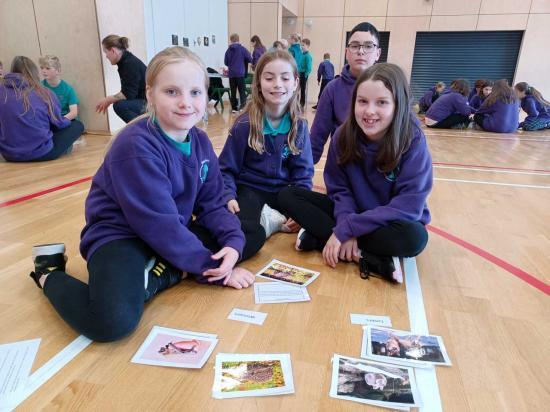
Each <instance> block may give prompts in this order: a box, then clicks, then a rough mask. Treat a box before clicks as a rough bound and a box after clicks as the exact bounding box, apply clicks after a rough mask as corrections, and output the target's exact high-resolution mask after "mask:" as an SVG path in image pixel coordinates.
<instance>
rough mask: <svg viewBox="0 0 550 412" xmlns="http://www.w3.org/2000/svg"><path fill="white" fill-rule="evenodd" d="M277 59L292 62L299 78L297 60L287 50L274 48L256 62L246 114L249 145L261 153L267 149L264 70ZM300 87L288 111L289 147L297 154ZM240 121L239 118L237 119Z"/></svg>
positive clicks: (293, 70)
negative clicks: (262, 80)
mask: <svg viewBox="0 0 550 412" xmlns="http://www.w3.org/2000/svg"><path fill="white" fill-rule="evenodd" d="M275 60H283V61H285V62H287V63H288V64H290V67H291V68H292V74H293V76H294V79H296V80H297V81H299V80H298V69H297V67H296V61H295V60H294V57H292V55H291V54H290V53H288V52H287V51H283V50H274V51H271V52H267V53H264V54H263V55H262V57H260V60H258V63H257V64H256V70H255V72H254V78H253V80H252V99H251V101H250V103H248V105H247V106H246V108H245V114H248V117H249V120H250V134H249V135H248V146H249V147H250V148H251V149H254V150H255V151H256V152H258V153H259V154H262V153H263V152H264V151H265V142H264V133H263V130H264V117H265V98H264V96H263V95H262V85H261V79H262V72H263V70H264V69H265V66H266V65H267V64H269V63H271V62H273V61H275ZM297 90H298V88H296V91H295V92H294V94H293V95H292V97H291V98H290V100H289V102H288V104H287V108H286V111H287V112H288V113H289V114H290V124H291V126H290V131H289V132H288V147H289V149H290V151H291V152H292V154H294V155H297V154H299V153H300V150H299V149H298V147H297V145H296V140H297V137H298V122H299V120H300V105H299V102H298V93H297ZM237 121H238V119H237Z"/></svg>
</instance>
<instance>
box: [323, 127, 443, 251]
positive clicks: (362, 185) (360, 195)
mask: <svg viewBox="0 0 550 412" xmlns="http://www.w3.org/2000/svg"><path fill="white" fill-rule="evenodd" d="M413 130H414V137H413V140H412V142H411V147H410V148H409V150H407V152H405V153H404V154H403V156H402V157H401V160H400V162H399V165H398V166H397V168H396V169H395V170H394V171H392V172H389V173H383V172H380V171H379V170H378V168H377V167H376V154H377V151H378V146H379V144H378V143H376V142H369V141H368V140H367V139H366V138H365V137H364V136H362V137H361V138H359V140H358V143H359V145H360V148H359V149H360V151H361V153H363V155H364V156H365V159H364V160H363V161H361V162H355V163H348V164H347V165H345V166H342V165H340V164H338V155H339V150H338V145H337V142H338V135H339V133H340V131H341V129H339V130H338V131H337V132H336V133H335V135H334V137H333V138H332V141H331V143H330V148H329V152H328V158H327V163H326V165H325V171H324V178H325V184H326V187H327V194H328V196H329V198H330V199H331V200H332V201H333V202H334V218H335V219H336V226H335V227H334V230H333V232H334V234H335V235H336V237H337V238H338V240H339V241H340V242H345V241H347V240H349V239H351V238H353V237H358V236H362V235H365V234H368V233H371V232H373V231H374V230H376V229H378V228H380V227H382V226H387V225H388V224H389V223H390V222H392V221H394V220H408V221H418V222H421V223H423V224H427V223H429V222H430V212H429V211H428V206H427V205H426V198H427V197H428V194H429V193H430V191H431V189H432V183H433V176H432V157H431V155H430V152H429V150H428V145H427V143H426V137H425V136H424V133H423V132H422V129H420V127H418V126H417V125H416V123H415V126H414V127H413Z"/></svg>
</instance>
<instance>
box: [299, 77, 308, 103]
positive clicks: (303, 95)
mask: <svg viewBox="0 0 550 412" xmlns="http://www.w3.org/2000/svg"><path fill="white" fill-rule="evenodd" d="M306 102H307V76H306V74H305V73H300V106H301V107H302V109H303V108H304V107H305V106H306Z"/></svg>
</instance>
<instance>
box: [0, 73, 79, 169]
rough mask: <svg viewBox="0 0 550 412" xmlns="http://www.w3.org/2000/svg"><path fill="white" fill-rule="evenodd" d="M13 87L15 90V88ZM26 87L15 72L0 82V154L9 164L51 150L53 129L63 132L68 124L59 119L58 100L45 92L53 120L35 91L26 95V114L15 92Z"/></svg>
mask: <svg viewBox="0 0 550 412" xmlns="http://www.w3.org/2000/svg"><path fill="white" fill-rule="evenodd" d="M14 87H15V88H14ZM27 87H29V86H28V83H27V81H26V80H25V79H23V77H22V76H21V75H20V74H18V73H8V74H6V76H5V77H4V79H3V82H0V153H1V154H2V156H4V158H5V159H6V160H8V161H19V162H21V161H27V160H33V159H37V158H39V157H41V156H44V155H45V154H46V153H48V152H50V150H52V148H53V139H52V136H53V132H52V127H54V128H57V129H64V128H65V127H67V126H69V125H70V124H71V121H70V120H67V119H66V118H64V117H63V116H61V109H60V107H59V101H58V100H57V97H56V96H55V95H54V94H53V93H52V92H51V91H49V90H48V93H49V94H50V96H51V99H52V109H53V113H54V115H55V117H56V120H54V119H53V118H52V116H50V113H49V111H48V106H47V105H46V103H45V102H44V100H42V98H40V96H39V95H38V94H36V92H34V91H32V92H30V93H29V103H30V107H29V110H28V111H27V113H25V114H23V113H24V112H25V108H24V106H23V99H22V97H20V96H18V94H19V92H18V90H22V89H25V88H27Z"/></svg>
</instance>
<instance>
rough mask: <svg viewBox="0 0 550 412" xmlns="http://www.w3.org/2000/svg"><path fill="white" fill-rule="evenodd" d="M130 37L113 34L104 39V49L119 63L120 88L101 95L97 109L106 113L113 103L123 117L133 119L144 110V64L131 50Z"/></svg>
mask: <svg viewBox="0 0 550 412" xmlns="http://www.w3.org/2000/svg"><path fill="white" fill-rule="evenodd" d="M129 44H130V43H129V40H128V38H127V37H120V36H117V35H116V34H110V35H108V36H107V37H105V38H104V39H103V40H102V41H101V46H102V48H103V53H104V54H105V57H106V58H107V59H108V60H109V61H110V62H111V64H112V65H113V66H115V65H116V66H118V75H119V76H120V86H121V87H120V92H118V93H117V94H114V95H112V96H107V97H105V98H104V99H101V100H100V101H99V103H97V105H96V108H95V110H96V112H98V113H105V112H106V111H107V109H108V108H109V106H110V105H113V110H114V111H115V113H116V114H117V116H118V117H120V118H121V119H122V120H124V122H125V123H129V122H131V121H132V120H133V119H135V118H136V117H138V116H139V115H141V114H143V113H145V109H146V107H145V106H146V105H147V102H146V100H145V69H146V68H147V67H146V66H145V64H144V63H143V62H142V61H141V60H140V59H138V58H137V57H136V56H134V55H133V54H132V53H130V52H129V51H128V47H129Z"/></svg>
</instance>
